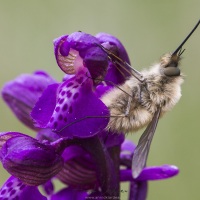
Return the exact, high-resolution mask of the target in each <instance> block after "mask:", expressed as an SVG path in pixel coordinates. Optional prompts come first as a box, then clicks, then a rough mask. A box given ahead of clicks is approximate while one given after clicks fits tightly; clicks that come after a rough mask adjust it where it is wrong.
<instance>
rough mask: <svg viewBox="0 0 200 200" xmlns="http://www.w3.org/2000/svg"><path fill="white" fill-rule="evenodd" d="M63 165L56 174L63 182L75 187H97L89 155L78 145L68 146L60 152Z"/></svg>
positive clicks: (83, 188)
mask: <svg viewBox="0 0 200 200" xmlns="http://www.w3.org/2000/svg"><path fill="white" fill-rule="evenodd" d="M62 157H63V159H64V162H65V164H64V167H63V169H62V170H61V171H60V172H59V174H58V175H57V176H56V177H57V178H58V179H59V180H60V181H62V182H63V183H65V184H67V185H70V186H73V187H74V188H76V189H81V190H87V189H93V188H95V186H96V187H97V177H96V171H95V165H94V162H93V161H92V159H91V156H90V155H89V154H88V153H87V152H86V151H85V150H83V149H82V148H81V147H79V146H75V145H73V146H70V147H68V148H66V149H65V151H64V152H63V154H62Z"/></svg>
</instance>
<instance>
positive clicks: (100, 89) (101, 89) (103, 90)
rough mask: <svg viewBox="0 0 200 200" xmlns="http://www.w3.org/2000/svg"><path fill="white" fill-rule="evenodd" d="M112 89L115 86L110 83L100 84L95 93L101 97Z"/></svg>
mask: <svg viewBox="0 0 200 200" xmlns="http://www.w3.org/2000/svg"><path fill="white" fill-rule="evenodd" d="M112 89H113V87H111V86H108V85H98V86H97V87H96V90H95V94H96V95H97V97H98V98H101V97H102V96H103V95H104V94H105V93H106V92H108V91H109V90H112Z"/></svg>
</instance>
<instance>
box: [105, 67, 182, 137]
mask: <svg viewBox="0 0 200 200" xmlns="http://www.w3.org/2000/svg"><path fill="white" fill-rule="evenodd" d="M142 74H143V76H144V81H143V83H141V82H139V81H138V80H136V79H135V78H134V77H131V78H130V79H129V80H127V81H126V82H125V83H124V84H123V85H121V86H119V87H120V88H121V89H122V90H123V91H125V92H126V93H125V92H123V91H121V90H120V89H119V88H114V89H112V90H111V91H109V92H108V93H107V94H105V95H104V96H103V97H102V98H101V99H102V101H103V102H104V103H105V104H106V106H107V107H108V108H109V110H110V116H111V117H110V121H109V124H108V126H107V128H108V129H110V130H112V131H115V132H125V133H127V132H135V131H137V130H138V129H140V128H143V127H144V126H146V125H147V124H148V123H149V122H150V121H151V120H152V118H153V115H154V113H155V111H156V110H157V107H158V106H161V107H162V111H161V115H163V114H164V113H165V112H167V111H169V110H171V109H172V108H173V106H174V105H175V104H176V103H177V102H178V101H179V99H180V97H181V87H180V86H181V84H182V82H183V77H182V75H180V76H174V77H168V76H165V75H164V74H163V73H162V68H161V67H160V64H156V65H154V66H153V67H152V68H150V70H148V71H147V70H144V71H142ZM127 93H128V94H127Z"/></svg>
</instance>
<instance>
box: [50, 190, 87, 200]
mask: <svg viewBox="0 0 200 200" xmlns="http://www.w3.org/2000/svg"><path fill="white" fill-rule="evenodd" d="M86 196H87V193H86V192H85V191H78V190H76V189H73V188H71V187H68V188H64V189H62V190H60V191H59V192H57V193H56V194H54V195H52V196H51V198H50V200H72V199H73V200H85V197H86Z"/></svg>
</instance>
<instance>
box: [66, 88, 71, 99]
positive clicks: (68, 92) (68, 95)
mask: <svg viewBox="0 0 200 200" xmlns="http://www.w3.org/2000/svg"><path fill="white" fill-rule="evenodd" d="M71 96H72V93H71V92H70V91H69V90H68V91H67V97H68V98H70V97H71Z"/></svg>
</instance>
